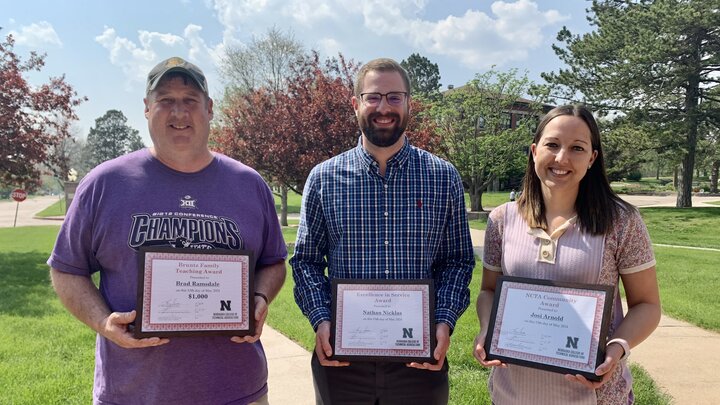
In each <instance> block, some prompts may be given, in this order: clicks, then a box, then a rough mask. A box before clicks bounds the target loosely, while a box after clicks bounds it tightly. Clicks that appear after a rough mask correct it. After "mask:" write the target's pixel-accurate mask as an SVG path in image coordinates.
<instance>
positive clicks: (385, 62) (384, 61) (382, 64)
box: [355, 58, 410, 97]
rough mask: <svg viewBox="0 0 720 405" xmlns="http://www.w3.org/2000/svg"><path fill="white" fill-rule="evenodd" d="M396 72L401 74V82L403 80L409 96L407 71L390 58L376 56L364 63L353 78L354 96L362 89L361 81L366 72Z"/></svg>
mask: <svg viewBox="0 0 720 405" xmlns="http://www.w3.org/2000/svg"><path fill="white" fill-rule="evenodd" d="M374 71H377V72H398V73H400V76H402V79H403V82H405V89H406V91H407V94H408V96H410V76H409V75H408V72H407V71H406V70H405V69H404V68H403V67H402V66H400V64H399V63H397V62H395V61H394V60H392V59H390V58H378V59H373V60H371V61H370V62H368V63H366V64H364V65H363V66H362V67H361V68H360V71H359V72H358V74H357V78H356V79H355V96H356V97H360V93H362V91H363V88H362V86H363V82H364V81H365V75H367V74H368V72H374Z"/></svg>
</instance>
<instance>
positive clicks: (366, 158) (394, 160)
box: [355, 134, 410, 167]
mask: <svg viewBox="0 0 720 405" xmlns="http://www.w3.org/2000/svg"><path fill="white" fill-rule="evenodd" d="M362 137H363V136H362V134H360V137H359V138H358V145H357V147H356V148H355V150H356V151H357V155H358V157H360V159H361V161H362V162H363V164H364V165H365V166H367V167H372V166H373V164H374V163H375V158H374V157H372V155H371V154H369V153H368V151H367V150H365V148H363V144H362ZM409 157H410V141H408V138H407V136H404V135H403V146H402V148H400V150H399V151H398V152H397V153H396V154H394V155H393V156H392V157H391V158H390V159H388V162H387V166H388V167H395V166H396V167H402V166H404V165H405V163H406V162H407V161H408V158H409Z"/></svg>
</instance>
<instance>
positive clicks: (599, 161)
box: [517, 104, 634, 235]
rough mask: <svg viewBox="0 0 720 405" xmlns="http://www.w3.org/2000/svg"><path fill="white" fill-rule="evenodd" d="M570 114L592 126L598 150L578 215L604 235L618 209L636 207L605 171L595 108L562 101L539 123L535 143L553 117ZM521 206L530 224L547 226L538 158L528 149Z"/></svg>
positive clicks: (583, 225)
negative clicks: (561, 104) (560, 104)
mask: <svg viewBox="0 0 720 405" xmlns="http://www.w3.org/2000/svg"><path fill="white" fill-rule="evenodd" d="M563 115H569V116H573V117H577V118H580V119H581V120H583V121H584V122H585V124H587V126H588V128H589V129H590V141H591V143H592V149H593V150H596V151H597V157H596V158H595V162H594V163H593V164H592V166H591V167H590V168H589V169H588V171H587V173H586V174H585V177H583V178H582V180H580V186H579V190H578V195H577V198H576V199H575V211H576V212H577V215H578V222H579V225H580V228H581V229H582V230H583V231H584V232H587V233H590V234H592V235H604V234H605V233H606V232H607V231H608V230H610V226H611V225H612V224H613V222H614V221H615V220H616V218H618V210H619V209H624V210H633V209H634V207H633V206H632V205H630V204H628V203H626V202H625V201H623V200H622V199H621V198H620V197H618V196H617V194H615V192H614V191H613V190H612V188H610V181H609V180H608V177H607V173H606V172H605V159H604V158H603V151H602V145H601V142H600V130H599V129H598V126H597V122H596V121H595V117H593V114H592V112H591V111H590V110H589V109H587V107H585V106H583V105H577V104H573V105H563V106H559V107H555V108H553V109H552V110H550V111H549V112H548V113H547V114H546V115H545V116H544V117H543V118H542V120H540V123H539V124H538V127H537V130H536V131H535V137H534V138H533V143H537V142H538V141H539V140H540V138H541V137H542V133H543V130H545V127H546V126H547V124H548V123H549V122H550V121H552V120H553V119H555V118H557V117H559V116H563ZM517 204H518V210H519V212H520V215H522V216H523V218H524V219H525V221H527V223H528V225H530V227H531V228H544V229H547V221H546V220H545V202H544V201H543V195H542V189H541V183H540V178H539V177H538V175H537V173H535V159H534V158H533V155H532V153H528V164H527V168H526V169H525V177H524V178H523V184H522V194H521V195H520V198H518V202H517Z"/></svg>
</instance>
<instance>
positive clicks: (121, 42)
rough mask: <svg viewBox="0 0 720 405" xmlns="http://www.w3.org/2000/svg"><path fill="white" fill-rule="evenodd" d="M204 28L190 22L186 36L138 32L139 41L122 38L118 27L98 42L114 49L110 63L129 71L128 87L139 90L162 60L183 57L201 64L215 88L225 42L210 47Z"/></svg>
mask: <svg viewBox="0 0 720 405" xmlns="http://www.w3.org/2000/svg"><path fill="white" fill-rule="evenodd" d="M201 32H202V27H201V26H199V25H195V24H190V25H188V26H187V27H185V29H184V31H183V35H182V36H178V35H175V34H169V33H159V32H150V31H138V39H137V41H133V40H130V39H128V38H124V37H120V36H118V35H117V32H116V31H115V29H114V28H108V27H106V28H105V31H103V33H102V34H101V35H99V36H97V37H95V41H96V42H98V43H99V44H100V45H102V46H103V47H104V48H105V49H107V50H108V51H109V52H110V62H111V63H112V64H113V65H115V66H118V67H120V68H121V69H122V71H123V73H124V74H125V79H126V81H125V88H126V89H127V90H128V91H137V88H138V87H139V86H144V84H145V81H146V80H147V74H148V72H149V71H150V70H151V69H152V68H153V67H154V66H155V65H156V64H157V63H158V62H160V61H161V60H162V59H164V58H168V57H171V56H180V57H183V58H185V59H187V60H189V61H191V62H193V63H196V64H198V66H200V67H201V68H202V69H203V71H204V72H205V74H206V76H207V77H208V81H209V82H211V83H210V87H211V88H213V85H212V82H213V81H214V80H213V78H214V76H215V70H216V69H215V67H216V66H217V65H218V62H219V60H220V57H221V55H222V54H223V52H224V45H223V44H222V43H220V44H218V45H216V46H215V47H210V46H208V45H207V44H206V42H205V40H204V39H203V38H202V37H201V36H200V33H201Z"/></svg>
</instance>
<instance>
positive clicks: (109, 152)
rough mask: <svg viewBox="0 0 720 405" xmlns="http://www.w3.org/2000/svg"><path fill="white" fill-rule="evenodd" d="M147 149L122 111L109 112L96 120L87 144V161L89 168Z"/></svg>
mask: <svg viewBox="0 0 720 405" xmlns="http://www.w3.org/2000/svg"><path fill="white" fill-rule="evenodd" d="M144 147H145V144H144V143H143V141H142V139H141V138H140V135H138V130H137V129H134V128H132V127H130V126H129V125H128V124H127V118H126V117H125V114H123V113H122V111H118V110H108V112H106V113H105V115H103V116H102V117H100V118H97V119H95V127H92V128H90V133H89V134H88V137H87V142H86V144H85V161H86V163H87V165H88V168H93V167H95V166H97V165H99V164H100V163H102V162H104V161H106V160H110V159H114V158H116V157H118V156H122V155H124V154H126V153H129V152H133V151H136V150H139V149H142V148H144Z"/></svg>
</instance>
